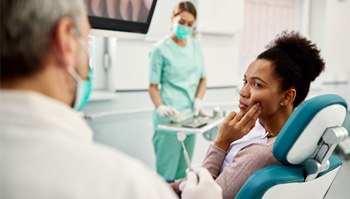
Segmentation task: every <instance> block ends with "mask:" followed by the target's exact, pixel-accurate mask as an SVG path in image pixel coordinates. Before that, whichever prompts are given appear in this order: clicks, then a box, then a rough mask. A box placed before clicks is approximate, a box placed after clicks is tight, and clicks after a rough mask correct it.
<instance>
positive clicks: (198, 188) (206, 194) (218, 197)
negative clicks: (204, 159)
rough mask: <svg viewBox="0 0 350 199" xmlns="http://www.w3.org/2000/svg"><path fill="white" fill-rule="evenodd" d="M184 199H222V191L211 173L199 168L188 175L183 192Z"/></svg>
mask: <svg viewBox="0 0 350 199" xmlns="http://www.w3.org/2000/svg"><path fill="white" fill-rule="evenodd" d="M181 198H182V199H197V198H205V199H222V189H221V187H220V186H219V185H218V184H217V183H216V182H215V181H214V179H213V177H212V176H211V175H210V173H209V171H208V170H207V169H205V168H197V169H196V171H189V172H188V173H187V181H186V184H185V186H184V188H183V190H182V194H181Z"/></svg>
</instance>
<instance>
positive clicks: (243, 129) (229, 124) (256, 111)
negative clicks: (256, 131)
mask: <svg viewBox="0 0 350 199" xmlns="http://www.w3.org/2000/svg"><path fill="white" fill-rule="evenodd" d="M260 113H261V107H260V104H255V105H254V106H252V107H251V108H250V109H249V110H248V111H247V112H242V111H241V112H238V113H236V112H231V113H230V114H229V115H228V116H227V117H226V118H225V120H224V121H223V123H222V124H221V126H220V129H219V133H218V135H217V136H216V138H215V141H214V144H215V145H216V146H217V147H220V148H221V149H223V150H225V151H227V149H228V148H229V146H230V144H231V143H232V142H233V141H235V140H238V139H240V138H242V137H243V136H245V135H246V134H247V133H248V132H249V131H250V130H251V129H252V128H253V127H254V125H255V122H256V120H257V119H258V117H259V115H260Z"/></svg>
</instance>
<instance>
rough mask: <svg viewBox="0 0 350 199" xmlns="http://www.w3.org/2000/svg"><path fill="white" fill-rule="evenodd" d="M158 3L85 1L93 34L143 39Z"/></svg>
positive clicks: (104, 0) (122, 0) (153, 0)
mask: <svg viewBox="0 0 350 199" xmlns="http://www.w3.org/2000/svg"><path fill="white" fill-rule="evenodd" d="M156 3H157V0H85V4H86V6H87V11H88V16H89V21H90V24H91V26H92V28H93V30H92V34H93V35H102V36H116V37H128V38H129V37H140V38H143V37H144V36H145V34H146V33H147V31H148V29H149V26H150V23H151V19H152V16H153V12H154V10H155V6H156Z"/></svg>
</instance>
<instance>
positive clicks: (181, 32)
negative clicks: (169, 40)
mask: <svg viewBox="0 0 350 199" xmlns="http://www.w3.org/2000/svg"><path fill="white" fill-rule="evenodd" d="M173 31H174V34H175V35H176V37H177V38H178V39H180V40H183V39H185V37H187V36H188V35H190V34H191V33H192V28H188V27H186V26H183V25H181V24H179V23H174V27H173Z"/></svg>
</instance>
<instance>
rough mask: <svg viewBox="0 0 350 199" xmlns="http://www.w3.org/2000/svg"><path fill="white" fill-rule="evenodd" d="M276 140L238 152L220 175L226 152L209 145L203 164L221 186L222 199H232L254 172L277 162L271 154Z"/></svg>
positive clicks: (269, 140)
mask: <svg viewBox="0 0 350 199" xmlns="http://www.w3.org/2000/svg"><path fill="white" fill-rule="evenodd" d="M275 140H276V138H269V139H268V141H267V144H266V145H261V144H252V145H248V146H246V147H245V148H243V149H242V150H240V151H239V152H238V153H237V154H236V156H235V158H234V159H233V161H232V163H230V164H229V165H228V166H226V167H225V168H224V169H223V171H222V172H221V173H220V168H221V165H222V163H223V161H224V159H225V156H226V152H225V151H223V150H222V149H220V148H218V147H217V146H215V145H211V146H210V147H209V149H208V152H207V155H206V157H205V159H204V162H203V167H205V168H207V169H208V170H209V172H210V173H211V175H212V176H213V177H214V179H216V182H217V183H218V184H219V185H220V186H221V188H222V191H223V193H222V194H223V198H224V199H232V198H234V197H235V196H236V194H237V193H238V192H239V190H240V188H241V187H242V186H243V184H244V183H245V181H246V180H247V179H248V178H249V176H250V175H251V174H252V173H254V172H255V171H257V170H259V169H261V168H264V167H267V166H270V165H274V164H279V162H278V161H277V160H276V159H275V158H274V156H273V154H272V147H273V144H274V142H275Z"/></svg>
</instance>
